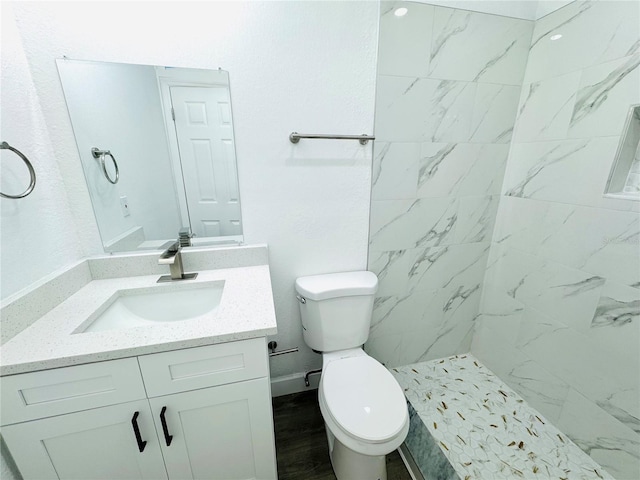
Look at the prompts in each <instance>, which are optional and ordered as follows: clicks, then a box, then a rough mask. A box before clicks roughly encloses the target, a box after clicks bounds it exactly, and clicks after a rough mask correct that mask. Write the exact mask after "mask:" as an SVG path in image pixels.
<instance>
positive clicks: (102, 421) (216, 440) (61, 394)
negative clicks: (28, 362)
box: [2, 338, 277, 480]
mask: <svg viewBox="0 0 640 480" xmlns="http://www.w3.org/2000/svg"><path fill="white" fill-rule="evenodd" d="M267 362H268V356H267V350H266V345H265V339H264V338H255V339H250V340H243V341H238V342H230V343H223V344H217V345H209V346H205V347H195V348H189V349H184V350H175V351H170V352H163V353H157V354H150V355H143V356H139V357H134V358H126V359H121V360H113V361H106V362H100V363H93V364H87V365H79V366H73V367H64V368H59V369H53V370H45V371H40V372H34V373H26V374H21V375H13V376H8V377H3V378H2V402H3V412H2V425H3V426H2V435H3V437H4V439H5V441H6V443H7V446H8V447H9V450H10V451H11V454H12V455H13V457H14V460H15V461H16V464H17V465H18V468H19V469H20V471H21V473H22V474H23V476H24V478H25V479H31V478H34V479H35V478H37V479H55V478H61V479H67V478H69V479H71V478H73V479H98V478H100V479H164V478H169V479H181V480H182V479H191V478H193V479H212V480H213V479H224V480H231V479H251V478H255V479H274V480H275V479H276V478H277V473H276V459H275V458H276V457H275V444H274V436H273V417H272V411H271V396H270V386H269V373H268V372H269V371H268V363H267ZM5 407H6V408H5Z"/></svg>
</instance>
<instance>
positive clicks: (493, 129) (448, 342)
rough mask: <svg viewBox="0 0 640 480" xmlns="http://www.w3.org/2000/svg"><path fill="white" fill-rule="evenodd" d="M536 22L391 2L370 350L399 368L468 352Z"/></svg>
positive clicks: (380, 92)
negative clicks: (398, 12)
mask: <svg viewBox="0 0 640 480" xmlns="http://www.w3.org/2000/svg"><path fill="white" fill-rule="evenodd" d="M400 4H401V5H402V6H407V7H408V8H409V12H408V14H407V15H406V16H404V17H396V16H395V15H394V14H393V12H394V10H395V8H396V7H397V6H398V5H400ZM532 31H533V22H530V21H526V20H517V19H513V18H507V17H500V16H496V15H487V14H481V13H473V12H469V11H464V10H456V9H451V8H444V7H436V6H432V5H426V4H418V3H407V2H400V3H384V2H383V4H382V10H381V23H380V43H379V57H378V79H377V98H376V124H375V134H376V143H375V147H374V172H373V189H372V202H371V225H370V239H369V242H370V244H369V269H370V270H372V271H374V272H375V273H377V274H378V277H379V279H380V288H379V291H378V294H377V297H376V301H375V306H374V314H373V321H372V326H371V332H370V338H369V341H368V343H367V345H366V346H365V349H366V350H367V351H368V352H369V353H370V354H371V355H373V356H374V357H375V358H377V359H378V360H380V361H382V362H384V363H386V364H387V365H389V366H397V365H406V364H409V363H415V362H419V361H424V360H430V359H433V358H439V357H442V356H447V355H452V354H455V353H461V352H467V351H469V348H470V345H471V338H472V333H473V324H474V318H475V317H476V316H477V315H478V311H479V304H480V291H481V283H482V280H483V276H484V271H485V267H486V262H487V257H488V253H489V247H490V240H491V234H492V231H493V228H494V221H495V217H496V212H497V208H498V200H499V195H500V188H501V185H502V180H503V175H504V169H505V165H506V161H507V156H508V152H509V142H510V141H511V137H512V132H513V126H514V121H515V117H516V112H517V107H518V100H519V97H520V89H521V84H522V79H523V76H524V72H525V66H526V61H527V54H528V51H529V44H530V41H531V35H532Z"/></svg>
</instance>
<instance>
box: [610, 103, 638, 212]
mask: <svg viewBox="0 0 640 480" xmlns="http://www.w3.org/2000/svg"><path fill="white" fill-rule="evenodd" d="M605 195H607V196H611V197H618V198H627V199H633V200H640V105H632V106H631V108H630V109H629V114H628V115H627V121H626V122H625V127H624V130H623V132H622V136H621V137H620V145H619V146H618V151H617V153H616V159H615V162H614V163H613V167H612V168H611V173H610V174H609V180H608V182H607V189H606V191H605Z"/></svg>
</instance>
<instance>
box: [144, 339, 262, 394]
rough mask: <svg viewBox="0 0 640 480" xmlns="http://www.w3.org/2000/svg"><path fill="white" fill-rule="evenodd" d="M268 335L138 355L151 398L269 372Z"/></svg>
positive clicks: (247, 378) (257, 376)
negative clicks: (266, 338) (266, 337)
mask: <svg viewBox="0 0 640 480" xmlns="http://www.w3.org/2000/svg"><path fill="white" fill-rule="evenodd" d="M265 342H266V340H265V339H264V338H254V339H251V340H243V341H239V342H229V343H220V344H217V345H208V346H206V347H196V348H187V349H184V350H175V351H172V352H164V353H155V354H153V355H143V356H141V357H138V361H139V362H140V370H142V377H143V378H144V384H145V386H146V388H147V395H148V396H149V397H158V396H160V395H167V394H171V393H178V392H185V391H187V390H196V389H199V388H207V387H213V386H216V385H223V384H225V383H233V382H240V381H243V380H250V379H252V378H260V377H266V376H267V375H268V373H269V372H268V366H267V348H266V344H265Z"/></svg>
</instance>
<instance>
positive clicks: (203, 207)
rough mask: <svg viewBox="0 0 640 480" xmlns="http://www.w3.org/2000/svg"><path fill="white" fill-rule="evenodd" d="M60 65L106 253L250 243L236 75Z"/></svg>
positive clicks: (63, 62) (75, 63)
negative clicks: (236, 129) (239, 163)
mask: <svg viewBox="0 0 640 480" xmlns="http://www.w3.org/2000/svg"><path fill="white" fill-rule="evenodd" d="M56 63H57V66H58V72H59V74H60V81H61V83H62V88H63V91H64V96H65V100H66V103H67V109H68V111H69V116H70V118H71V124H72V126H73V132H74V135H75V138H76V144H77V146H78V152H79V154H80V160H81V162H82V168H83V170H84V176H85V179H86V182H87V187H88V189H89V194H90V196H91V202H92V204H93V211H94V213H95V216H96V221H97V223H98V228H99V230H100V236H101V238H102V243H103V246H104V250H105V252H122V251H132V250H145V249H159V248H165V247H166V246H168V245H169V244H170V243H172V242H174V241H176V239H177V238H178V235H179V232H180V231H182V232H183V236H184V235H185V234H186V233H189V234H190V235H192V238H191V242H192V245H212V244H229V243H241V242H242V221H241V217H240V196H239V188H238V174H237V167H236V153H235V143H234V133H233V118H232V110H231V94H230V86H229V74H228V72H226V71H224V70H201V69H191V68H174V67H162V66H152V65H133V64H121V63H105V62H91V61H78V60H69V59H66V58H64V59H59V60H56Z"/></svg>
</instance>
